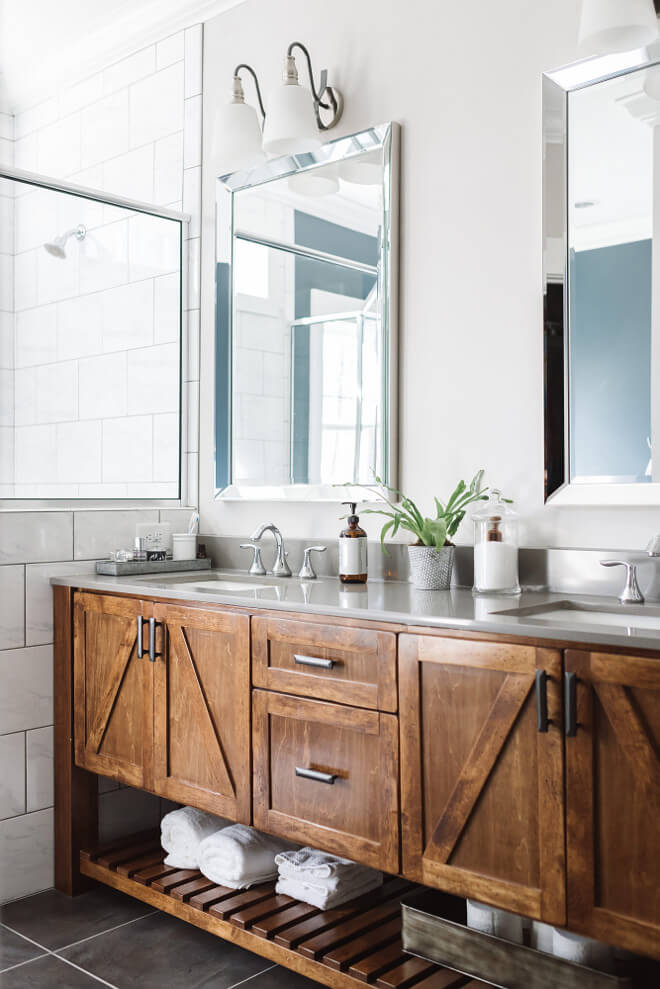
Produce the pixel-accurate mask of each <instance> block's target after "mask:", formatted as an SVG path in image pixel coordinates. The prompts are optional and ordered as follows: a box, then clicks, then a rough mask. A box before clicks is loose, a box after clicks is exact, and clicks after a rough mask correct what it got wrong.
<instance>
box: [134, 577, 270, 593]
mask: <svg viewBox="0 0 660 989" xmlns="http://www.w3.org/2000/svg"><path fill="white" fill-rule="evenodd" d="M139 579H140V580H141V581H142V582H143V583H147V584H166V585H167V586H168V587H183V588H185V589H186V590H191V591H192V590H195V591H197V590H199V591H203V592H204V594H208V593H209V592H211V593H214V592H215V593H217V594H251V593H252V592H254V591H273V590H276V589H277V584H261V583H258V582H257V581H254V580H226V579H225V578H224V577H200V576H199V575H198V574H195V575H190V576H187V577H183V576H181V575H179V574H176V575H173V576H171V577H161V576H159V575H158V574H152V575H150V576H149V577H140V578H139Z"/></svg>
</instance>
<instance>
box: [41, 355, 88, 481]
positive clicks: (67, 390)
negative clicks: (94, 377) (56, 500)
mask: <svg viewBox="0 0 660 989" xmlns="http://www.w3.org/2000/svg"><path fill="white" fill-rule="evenodd" d="M77 417H78V363H77V361H63V362H62V363H59V364H43V365H41V366H40V367H38V368H37V422H38V423H44V424H46V423H53V422H66V421H67V420H69V419H76V418H77ZM58 439H59V434H58ZM42 477H43V475H42ZM43 480H54V478H52V477H50V478H49V477H47V476H46V477H43Z"/></svg>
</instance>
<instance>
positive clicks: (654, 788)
mask: <svg viewBox="0 0 660 989" xmlns="http://www.w3.org/2000/svg"><path fill="white" fill-rule="evenodd" d="M594 688H595V690H596V694H597V695H598V700H599V701H600V703H601V704H602V706H603V710H604V711H605V713H606V715H607V718H608V720H609V722H610V725H611V726H612V730H613V732H614V734H615V735H616V738H617V741H618V743H619V745H620V746H621V750H622V751H623V753H624V755H625V756H626V759H627V760H628V765H629V767H630V772H631V774H632V776H633V777H634V779H635V782H636V783H637V785H638V786H640V787H641V788H642V789H643V790H644V792H645V793H646V795H647V798H648V800H649V801H650V806H649V808H648V809H649V812H653V808H654V809H655V813H656V814H657V813H658V812H660V796H659V795H660V760H659V759H658V755H657V752H656V750H655V746H654V744H653V741H652V739H650V738H649V737H648V734H647V731H646V728H645V726H644V723H643V721H642V719H641V717H640V714H639V711H638V710H637V708H636V707H635V705H634V704H633V702H632V699H631V697H630V695H629V694H628V691H627V690H626V688H625V687H623V686H620V685H618V684H614V683H596V684H594Z"/></svg>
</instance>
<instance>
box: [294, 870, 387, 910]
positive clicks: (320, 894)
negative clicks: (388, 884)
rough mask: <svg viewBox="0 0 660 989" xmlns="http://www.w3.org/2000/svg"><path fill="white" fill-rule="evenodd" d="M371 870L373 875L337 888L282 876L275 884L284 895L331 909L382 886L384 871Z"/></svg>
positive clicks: (314, 905) (320, 908)
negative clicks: (329, 888)
mask: <svg viewBox="0 0 660 989" xmlns="http://www.w3.org/2000/svg"><path fill="white" fill-rule="evenodd" d="M369 871H370V873H371V875H369V876H367V877H366V878H362V879H360V880H359V881H358V882H353V883H349V882H345V883H342V884H340V885H339V887H338V888H337V889H336V890H328V889H327V888H325V887H322V886H315V885H312V884H311V883H307V882H302V881H301V880H300V879H289V878H288V877H286V876H280V878H279V879H278V880H277V885H276V886H275V892H276V893H282V894H283V895H284V896H291V897H293V899H294V900H302V901H303V903H311V905H312V906H313V907H318V908H319V910H331V909H332V908H333V907H339V906H341V904H342V903H347V902H348V901H349V900H354V899H355V897H357V896H361V895H362V894H363V893H368V892H369V891H370V890H372V889H377V888H378V887H379V886H382V883H383V874H382V872H376V871H375V870H373V869H370V870H369Z"/></svg>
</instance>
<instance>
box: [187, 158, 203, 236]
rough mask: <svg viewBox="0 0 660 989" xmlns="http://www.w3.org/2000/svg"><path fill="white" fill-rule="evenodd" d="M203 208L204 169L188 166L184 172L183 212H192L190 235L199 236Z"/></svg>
mask: <svg viewBox="0 0 660 989" xmlns="http://www.w3.org/2000/svg"><path fill="white" fill-rule="evenodd" d="M201 210H202V169H201V166H200V165H197V166H196V167H195V168H186V169H185V171H184V173H183V212H184V213H189V214H190V223H189V224H188V231H187V236H188V237H199V233H200V219H201Z"/></svg>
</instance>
